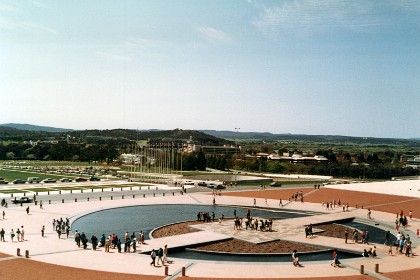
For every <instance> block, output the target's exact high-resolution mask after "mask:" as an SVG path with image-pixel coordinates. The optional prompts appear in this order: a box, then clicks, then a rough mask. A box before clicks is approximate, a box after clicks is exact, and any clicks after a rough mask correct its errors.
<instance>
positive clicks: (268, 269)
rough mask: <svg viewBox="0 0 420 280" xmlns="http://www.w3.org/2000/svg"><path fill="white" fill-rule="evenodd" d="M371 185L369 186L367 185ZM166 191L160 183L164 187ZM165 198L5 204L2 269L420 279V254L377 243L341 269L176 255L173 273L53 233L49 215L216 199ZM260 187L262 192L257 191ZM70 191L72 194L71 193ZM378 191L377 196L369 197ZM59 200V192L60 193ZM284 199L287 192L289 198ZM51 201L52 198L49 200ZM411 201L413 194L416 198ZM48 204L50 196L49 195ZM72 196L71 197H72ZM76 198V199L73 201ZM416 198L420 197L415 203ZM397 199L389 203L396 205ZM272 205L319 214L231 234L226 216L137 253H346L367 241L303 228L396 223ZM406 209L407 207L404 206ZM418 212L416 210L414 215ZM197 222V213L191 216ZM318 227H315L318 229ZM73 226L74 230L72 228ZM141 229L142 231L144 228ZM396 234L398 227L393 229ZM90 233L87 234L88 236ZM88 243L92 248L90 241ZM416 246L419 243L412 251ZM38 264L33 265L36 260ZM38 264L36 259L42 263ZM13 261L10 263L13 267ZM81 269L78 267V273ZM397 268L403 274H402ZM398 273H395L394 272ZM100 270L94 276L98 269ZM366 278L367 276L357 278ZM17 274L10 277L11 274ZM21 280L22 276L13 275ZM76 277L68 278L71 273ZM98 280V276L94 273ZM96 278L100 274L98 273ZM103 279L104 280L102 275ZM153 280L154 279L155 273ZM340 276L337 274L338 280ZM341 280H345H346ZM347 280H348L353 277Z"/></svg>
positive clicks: (412, 227)
mask: <svg viewBox="0 0 420 280" xmlns="http://www.w3.org/2000/svg"><path fill="white" fill-rule="evenodd" d="M364 186H366V184H364ZM159 188H160V190H162V188H163V187H162V186H159ZM165 190H166V192H167V193H166V194H167V195H166V196H163V194H162V193H159V194H156V195H154V196H153V195H151V194H150V193H148V195H145V196H144V197H143V196H142V195H136V196H135V198H132V197H129V198H126V199H121V198H119V199H113V200H111V199H110V198H109V196H108V197H107V199H105V197H104V199H102V200H98V199H92V200H90V201H87V200H86V199H85V200H81V199H79V201H78V202H74V199H73V200H71V199H66V202H65V203H60V201H59V199H57V200H55V201H57V202H56V203H52V204H45V203H44V209H40V208H39V206H35V205H33V204H31V205H30V212H29V214H27V212H26V211H25V210H26V205H24V206H19V205H17V206H15V205H10V204H9V207H8V208H2V209H1V210H2V211H5V219H4V220H0V228H4V229H5V231H6V241H7V242H0V252H2V253H4V254H5V255H3V256H0V268H1V267H2V268H5V267H8V266H9V267H13V264H15V263H16V262H19V263H20V264H21V267H25V265H27V266H30V265H32V266H33V265H34V263H35V264H36V265H35V267H39V268H40V269H41V270H42V267H43V266H44V265H43V263H45V266H47V264H48V265H51V264H52V265H59V266H63V267H68V268H69V269H71V271H76V272H74V273H76V274H77V271H79V273H81V271H83V270H77V269H87V270H90V271H97V273H98V274H97V275H102V274H101V273H103V272H109V273H120V274H116V275H118V276H115V277H114V278H113V279H119V277H121V279H131V278H123V276H124V275H125V276H124V277H129V276H127V275H130V274H132V275H142V276H141V277H142V278H141V279H145V278H147V277H150V279H152V278H153V277H155V276H156V277H158V278H156V279H165V278H167V279H175V278H178V277H181V272H182V270H183V268H185V272H186V275H187V276H188V277H191V278H194V277H196V278H261V279H268V278H306V277H309V278H311V277H335V278H337V277H345V276H350V277H354V279H365V278H363V277H369V278H366V279H375V278H377V279H404V278H398V277H397V276H395V275H402V276H404V275H405V274H404V273H405V272H404V271H410V270H412V271H413V273H411V274H410V278H406V279H419V278H416V277H417V275H418V274H416V273H419V272H420V261H419V259H418V257H417V256H414V257H405V256H403V255H396V256H395V255H394V256H388V255H387V252H388V247H386V246H384V245H383V244H375V245H376V246H377V248H378V257H377V258H355V259H346V260H343V261H342V263H343V264H344V268H333V267H332V266H330V265H329V264H330V263H331V261H313V262H308V263H304V264H303V265H304V267H301V268H296V267H293V266H292V265H291V262H290V263H289V262H284V263H279V262H267V263H258V262H254V263H249V262H248V263H241V262H222V261H199V260H193V259H180V258H179V259H176V258H171V256H169V259H170V260H171V263H170V264H169V265H168V266H167V268H168V271H167V272H168V274H169V275H168V276H165V267H164V266H159V267H151V266H150V265H149V263H150V257H149V255H146V254H133V253H126V254H124V253H122V254H118V253H117V252H116V249H111V252H110V253H105V252H104V250H103V249H102V248H100V249H98V250H97V251H92V250H83V249H81V248H78V247H77V246H76V244H75V242H74V240H73V236H72V234H71V235H70V237H69V239H66V238H65V236H64V237H63V236H62V237H61V239H59V238H58V236H57V233H56V232H55V231H54V230H53V226H52V220H53V219H57V218H60V217H62V218H63V219H64V218H66V217H68V218H70V219H71V221H73V220H74V219H75V218H77V217H80V216H82V215H85V214H87V213H91V212H95V211H99V210H103V209H108V208H114V207H125V206H132V205H152V204H197V205H200V204H202V205H211V204H212V201H213V196H212V195H211V194H210V193H198V192H197V193H193V192H188V193H187V194H184V195H180V194H179V192H178V190H177V189H172V188H169V187H168V188H166V189H165ZM341 191H342V192H343V196H345V192H346V191H345V190H341ZM277 192H278V195H281V194H282V192H283V193H287V190H278V191H277ZM261 193H263V192H260V194H261ZM306 193H308V196H307V198H309V197H310V196H311V195H315V193H314V194H312V192H311V191H308V192H306ZM67 195H69V194H67ZM86 195H87V194H86ZM118 195H119V194H118V192H114V196H115V197H117V196H118ZM241 195H242V194H240V193H237V195H233V196H231V195H229V196H228V195H224V194H223V195H222V196H217V197H216V199H217V204H218V205H237V206H244V207H251V206H252V200H251V199H250V198H249V197H243V196H241ZM372 196H373V194H372ZM57 197H58V194H57ZM285 198H286V197H285ZM45 199H47V198H45ZM413 199H416V198H415V197H414V198H413ZM45 201H46V200H45ZM67 201H69V202H67ZM70 201H71V202H70ZM418 202H419V201H418V200H417V203H418ZM257 203H258V205H263V203H264V200H263V199H260V198H259V199H257ZM391 203H392V202H391ZM267 204H268V205H269V206H268V208H273V209H282V210H285V211H288V210H290V211H296V210H299V211H308V212H318V213H320V214H319V215H315V216H307V217H301V218H293V219H284V220H278V221H275V223H274V225H273V229H274V230H273V232H264V233H263V232H257V233H256V232H251V231H246V230H241V231H234V230H233V223H232V221H231V220H226V221H223V222H222V223H220V224H219V223H218V222H215V223H206V224H199V225H195V226H194V227H196V228H199V229H200V230H201V231H199V232H195V233H189V234H185V235H178V236H172V237H164V238H156V239H151V240H147V242H146V243H147V245H142V246H140V248H138V249H140V250H142V251H149V250H150V249H151V248H159V247H161V246H163V245H164V244H168V246H169V247H170V248H176V247H185V246H189V245H191V244H200V243H207V242H213V241H218V240H225V239H229V238H232V237H234V238H238V239H241V240H247V241H249V242H255V243H259V242H267V241H272V240H287V241H293V242H299V243H305V244H311V245H319V246H322V247H325V248H336V249H339V250H345V251H346V250H347V251H353V252H362V251H363V249H368V248H369V247H370V246H367V245H364V244H352V243H349V244H345V243H344V242H343V239H337V238H332V237H324V236H316V238H310V239H306V238H305V234H304V225H306V224H309V223H312V224H317V223H323V222H332V221H336V220H342V219H347V218H357V219H359V220H365V221H366V222H367V223H374V224H378V226H380V227H382V228H384V229H387V228H389V229H391V228H393V223H394V221H395V214H394V213H386V212H382V211H375V210H374V211H372V217H373V220H367V217H366V211H367V210H366V209H360V208H359V209H355V208H354V207H350V211H348V212H343V211H342V210H341V208H337V209H335V210H330V211H327V210H326V209H325V208H324V207H322V206H321V204H320V203H318V202H315V203H314V202H306V197H305V202H304V203H301V202H289V203H287V204H286V205H285V206H284V207H281V206H278V204H279V203H278V200H276V199H272V198H270V197H269V198H268V200H267ZM404 211H408V209H405V208H404ZM416 214H418V213H416ZM191 220H194V217H191ZM42 225H45V228H46V231H45V237H42V236H41V227H42ZM21 226H24V229H25V241H23V242H17V241H16V238H15V241H14V242H11V240H10V234H9V232H10V230H11V229H17V228H18V227H21ZM418 228H420V220H419V219H413V221H410V224H409V227H408V228H407V229H406V230H405V232H406V233H409V234H410V236H412V240H413V243H414V246H413V247H417V245H418V242H419V241H418V240H419V239H418V238H417V236H416V229H418ZM315 229H316V226H315ZM73 230H74V229H73ZM139 230H140V229H139ZM393 233H395V230H394V231H393ZM89 238H90V237H89ZM89 248H90V246H89ZM18 249H20V251H21V254H22V255H24V254H25V252H26V251H28V252H29V259H26V258H25V257H24V256H19V257H18V256H17V250H18ZM416 251H417V248H414V252H416ZM34 261H36V262H34ZM38 262H39V263H38ZM9 264H10V265H9ZM376 264H379V273H376V272H375V265H376ZM361 265H364V270H365V275H361V274H360V266H361ZM73 269H76V270H73ZM399 271H402V272H401V273H400V274H398V272H399ZM1 273H6V272H5V271H3V272H2V271H1V270H0V279H6V280H7V279H9V278H7V277H9V276H8V275H10V274H3V275H2V274H1ZM394 274H395V275H394ZM93 275H95V274H93ZM1 276H3V277H1ZM360 277H362V278H360ZM10 279H12V278H10ZM13 279H19V278H13ZM22 279H38V278H33V277H32V276H30V275H28V276H27V278H22ZM69 279H71V278H69ZM90 279H95V278H90ZM98 279H99V278H98ZM100 279H106V277H105V278H103V277H102V276H101V278H100ZM153 279H154V278H153ZM338 279H340V278H338ZM343 279H344V278H343ZM349 279H350V278H349Z"/></svg>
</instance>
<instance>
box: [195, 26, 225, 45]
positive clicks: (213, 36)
mask: <svg viewBox="0 0 420 280" xmlns="http://www.w3.org/2000/svg"><path fill="white" fill-rule="evenodd" d="M197 31H198V32H199V33H200V34H201V36H202V37H203V38H204V39H206V40H207V41H209V42H213V43H224V44H229V43H232V41H233V40H232V38H231V37H230V36H229V35H228V34H227V33H225V32H223V31H221V30H218V29H215V28H211V27H198V28H197Z"/></svg>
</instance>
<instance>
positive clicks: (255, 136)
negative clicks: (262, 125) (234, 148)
mask: <svg viewBox="0 0 420 280" xmlns="http://www.w3.org/2000/svg"><path fill="white" fill-rule="evenodd" d="M200 131H201V132H203V133H205V134H208V135H212V136H215V137H218V138H223V139H227V140H231V141H234V140H236V139H237V140H241V141H244V140H249V141H252V140H255V141H310V142H353V143H360V144H365V143H372V144H397V143H408V142H414V143H417V144H419V143H418V142H419V140H420V139H397V138H375V137H354V136H342V135H306V134H286V133H285V134H273V133H270V132H241V131H239V132H235V131H217V130H200Z"/></svg>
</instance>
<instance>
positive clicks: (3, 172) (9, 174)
mask: <svg viewBox="0 0 420 280" xmlns="http://www.w3.org/2000/svg"><path fill="white" fill-rule="evenodd" d="M0 177H1V178H4V179H5V180H6V181H9V184H10V183H11V182H12V181H13V180H15V179H21V180H24V181H26V180H27V179H28V177H39V178H40V179H41V180H43V179H46V178H52V179H56V180H59V179H61V178H63V177H65V175H54V174H47V173H44V172H37V171H32V170H31V171H26V170H15V169H4V168H3V169H0Z"/></svg>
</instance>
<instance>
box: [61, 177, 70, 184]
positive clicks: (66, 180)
mask: <svg viewBox="0 0 420 280" xmlns="http://www.w3.org/2000/svg"><path fill="white" fill-rule="evenodd" d="M71 181H73V180H72V179H69V178H61V179H60V182H62V183H64V182H71Z"/></svg>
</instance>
